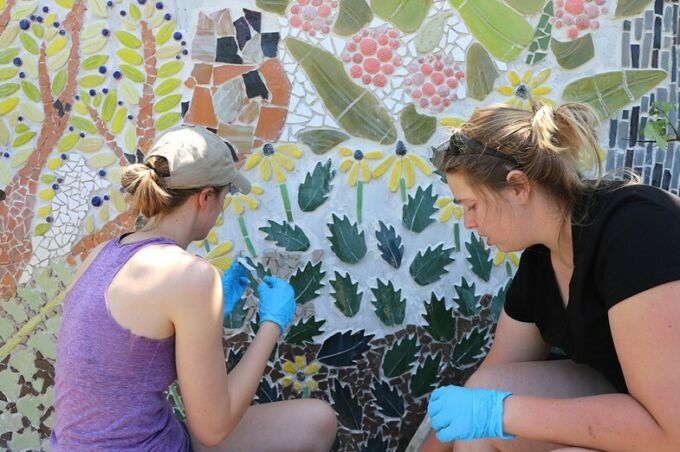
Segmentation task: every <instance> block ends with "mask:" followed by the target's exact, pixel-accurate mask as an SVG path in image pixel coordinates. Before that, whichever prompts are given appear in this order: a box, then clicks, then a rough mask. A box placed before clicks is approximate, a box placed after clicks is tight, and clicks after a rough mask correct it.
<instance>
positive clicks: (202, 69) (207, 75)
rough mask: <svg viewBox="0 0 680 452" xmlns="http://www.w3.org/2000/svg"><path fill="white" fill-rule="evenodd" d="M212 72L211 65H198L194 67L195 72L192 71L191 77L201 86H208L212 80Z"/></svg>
mask: <svg viewBox="0 0 680 452" xmlns="http://www.w3.org/2000/svg"><path fill="white" fill-rule="evenodd" d="M212 70H213V68H212V65H211V64H205V63H196V64H195V65H194V70H193V71H191V75H192V76H194V77H195V78H196V83H198V84H199V85H207V84H209V83H210V79H211V78H212Z"/></svg>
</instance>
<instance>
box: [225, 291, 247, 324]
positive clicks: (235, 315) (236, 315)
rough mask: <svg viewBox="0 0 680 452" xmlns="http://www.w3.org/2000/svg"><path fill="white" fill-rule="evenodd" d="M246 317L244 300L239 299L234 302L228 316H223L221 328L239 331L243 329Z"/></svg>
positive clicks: (242, 298)
mask: <svg viewBox="0 0 680 452" xmlns="http://www.w3.org/2000/svg"><path fill="white" fill-rule="evenodd" d="M247 316H248V309H247V308H246V298H245V297H241V299H240V300H239V301H237V302H236V304H235V305H234V309H232V310H231V312H230V313H229V315H225V316H224V321H223V322H222V326H224V327H225V328H229V329H239V328H241V327H243V324H244V323H245V321H246V317H247Z"/></svg>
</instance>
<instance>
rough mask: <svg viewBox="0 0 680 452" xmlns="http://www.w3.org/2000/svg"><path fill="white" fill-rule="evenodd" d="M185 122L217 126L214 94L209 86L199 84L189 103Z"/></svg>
mask: <svg viewBox="0 0 680 452" xmlns="http://www.w3.org/2000/svg"><path fill="white" fill-rule="evenodd" d="M184 122H186V123H188V124H197V125H201V126H206V127H217V117H216V116H215V108H214V107H213V102H212V96H211V95H210V90H209V89H208V88H203V87H200V86H197V87H195V88H194V95H193V97H192V99H191V104H190V105H189V111H188V112H187V115H186V117H185V118H184Z"/></svg>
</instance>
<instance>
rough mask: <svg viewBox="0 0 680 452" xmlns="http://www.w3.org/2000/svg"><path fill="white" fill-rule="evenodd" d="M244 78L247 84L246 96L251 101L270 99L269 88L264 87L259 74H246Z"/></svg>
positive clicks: (254, 72)
mask: <svg viewBox="0 0 680 452" xmlns="http://www.w3.org/2000/svg"><path fill="white" fill-rule="evenodd" d="M242 77H243V81H244V83H245V84H246V94H247V96H248V97H249V98H250V99H252V98H254V97H261V98H263V99H268V98H269V92H267V87H266V86H265V85H264V82H262V78H260V74H259V72H257V71H250V72H246V73H245V74H243V75H242Z"/></svg>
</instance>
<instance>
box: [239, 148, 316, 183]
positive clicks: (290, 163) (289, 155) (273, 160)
mask: <svg viewBox="0 0 680 452" xmlns="http://www.w3.org/2000/svg"><path fill="white" fill-rule="evenodd" d="M300 157H302V149H300V148H299V147H298V146H296V145H294V144H292V143H284V144H278V145H276V146H274V145H272V144H269V143H267V144H265V145H264V146H262V149H260V150H258V151H256V152H254V153H252V154H251V155H250V156H249V157H248V158H247V159H246V162H245V163H244V164H243V168H244V169H245V170H251V169H253V168H255V167H256V166H258V165H259V169H260V173H259V176H260V179H262V180H264V181H269V180H271V178H272V175H273V176H274V178H275V179H276V181H277V182H278V183H280V184H282V183H284V182H285V181H286V172H291V171H293V169H295V161H294V160H293V159H299V158H300Z"/></svg>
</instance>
